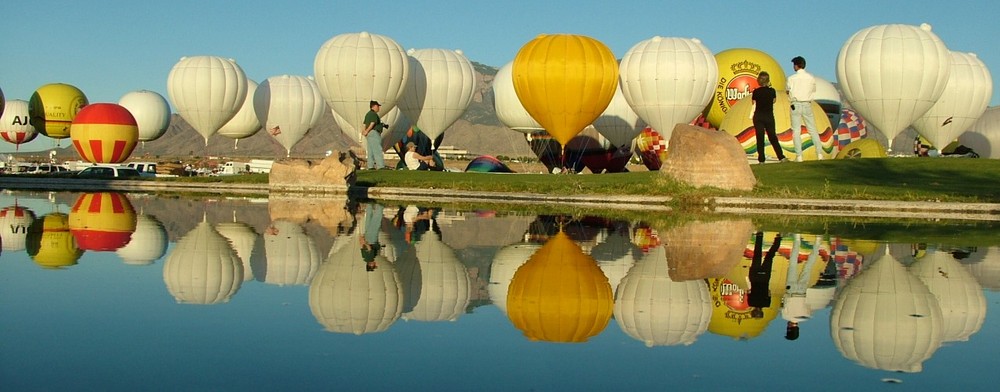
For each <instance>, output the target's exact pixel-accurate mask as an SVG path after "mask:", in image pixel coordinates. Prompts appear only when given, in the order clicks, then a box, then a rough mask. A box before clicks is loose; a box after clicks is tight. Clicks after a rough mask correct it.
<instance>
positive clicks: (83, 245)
mask: <svg viewBox="0 0 1000 392" xmlns="http://www.w3.org/2000/svg"><path fill="white" fill-rule="evenodd" d="M133 144H134V143H133ZM135 226H136V216H135V208H133V207H132V203H131V202H129V200H128V197H126V196H125V195H124V194H122V193H114V192H101V193H84V194H82V195H80V197H78V198H77V199H76V203H75V204H73V209H72V210H71V211H70V213H69V230H70V232H72V233H73V237H74V238H75V239H76V244H77V246H79V247H80V249H83V250H91V251H99V252H100V251H114V250H117V249H118V248H121V247H123V246H125V245H126V244H128V243H129V241H130V240H131V239H132V233H134V232H135Z"/></svg>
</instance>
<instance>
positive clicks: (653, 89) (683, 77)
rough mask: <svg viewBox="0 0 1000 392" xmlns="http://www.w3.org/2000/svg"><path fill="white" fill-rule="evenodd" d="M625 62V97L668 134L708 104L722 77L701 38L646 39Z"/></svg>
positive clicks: (650, 121)
mask: <svg viewBox="0 0 1000 392" xmlns="http://www.w3.org/2000/svg"><path fill="white" fill-rule="evenodd" d="M620 68H621V89H622V94H624V95H625V100H626V101H628V103H629V105H630V106H631V107H632V109H633V110H635V112H636V114H638V115H639V117H640V118H642V120H643V121H645V122H646V124H649V126H651V127H653V129H655V130H656V131H657V132H659V133H660V134H661V135H663V138H664V140H670V135H671V134H672V133H673V131H674V126H675V125H677V124H678V123H684V124H687V123H689V122H691V120H694V119H695V117H697V116H698V114H699V113H701V112H702V110H704V109H705V106H706V105H708V103H709V102H710V101H711V99H712V93H713V92H714V91H715V84H716V82H717V81H718V80H717V79H718V78H719V67H718V65H717V64H716V61H715V56H714V55H713V54H712V52H711V51H710V50H708V48H706V47H705V45H703V44H702V43H701V41H700V40H698V39H688V38H664V37H653V38H650V39H647V40H645V41H641V42H639V43H637V44H635V46H633V47H632V48H631V49H629V50H628V52H626V53H625V56H624V57H622V61H621V66H620Z"/></svg>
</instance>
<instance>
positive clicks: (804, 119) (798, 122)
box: [786, 56, 823, 162]
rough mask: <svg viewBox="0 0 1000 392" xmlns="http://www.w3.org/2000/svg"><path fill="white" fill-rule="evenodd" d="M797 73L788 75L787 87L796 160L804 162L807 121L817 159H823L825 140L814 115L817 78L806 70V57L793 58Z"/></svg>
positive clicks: (793, 65)
mask: <svg viewBox="0 0 1000 392" xmlns="http://www.w3.org/2000/svg"><path fill="white" fill-rule="evenodd" d="M792 67H793V68H795V73H794V74H792V76H789V77H788V83H786V87H787V89H788V99H789V100H791V101H792V142H793V143H794V144H795V154H796V157H795V160H796V161H798V162H802V135H801V133H802V124H803V123H805V125H806V130H807V131H809V137H810V138H812V143H813V146H814V147H816V159H820V160H821V159H823V151H822V150H823V142H821V141H820V140H819V132H818V131H817V130H816V118H815V117H813V110H812V100H813V95H814V94H816V78H815V77H813V76H812V74H811V73H809V72H806V59H804V58H802V56H795V58H793V59H792Z"/></svg>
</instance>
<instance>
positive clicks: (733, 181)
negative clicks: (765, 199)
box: [660, 124, 757, 190]
mask: <svg viewBox="0 0 1000 392" xmlns="http://www.w3.org/2000/svg"><path fill="white" fill-rule="evenodd" d="M660 172H662V173H664V174H666V175H669V176H671V177H673V178H675V179H677V180H678V181H681V182H684V183H687V184H691V185H693V186H696V187H703V186H712V187H716V188H721V189H730V190H751V189H753V186H754V185H755V184H757V178H756V177H754V175H753V171H751V170H750V165H749V164H748V163H747V156H746V153H745V152H744V151H743V147H742V146H740V144H739V142H737V141H736V138H734V137H733V136H732V135H729V134H727V133H725V132H719V131H715V130H711V129H706V128H702V127H697V126H694V125H687V124H677V126H675V127H674V132H673V134H672V135H671V136H670V144H669V150H668V153H667V159H666V160H665V161H664V162H663V167H662V168H660Z"/></svg>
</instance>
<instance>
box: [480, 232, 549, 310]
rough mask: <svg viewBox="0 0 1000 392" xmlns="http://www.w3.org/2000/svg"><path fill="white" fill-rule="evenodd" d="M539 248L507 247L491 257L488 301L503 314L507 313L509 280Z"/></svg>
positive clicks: (529, 245)
mask: <svg viewBox="0 0 1000 392" xmlns="http://www.w3.org/2000/svg"><path fill="white" fill-rule="evenodd" d="M541 247H542V246H541V245H536V244H514V245H507V246H505V247H503V248H502V249H500V251H499V252H497V254H496V255H495V256H493V264H491V265H490V284H489V286H487V287H486V290H487V292H489V295H490V301H491V302H493V304H494V305H496V307H498V308H500V310H501V311H503V312H504V314H506V313H507V288H508V287H510V280H511V279H512V278H514V273H515V272H517V269H518V268H520V267H521V265H523V264H524V263H526V262H527V261H528V259H529V258H531V255H533V254H535V252H537V251H538V249H541Z"/></svg>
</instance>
